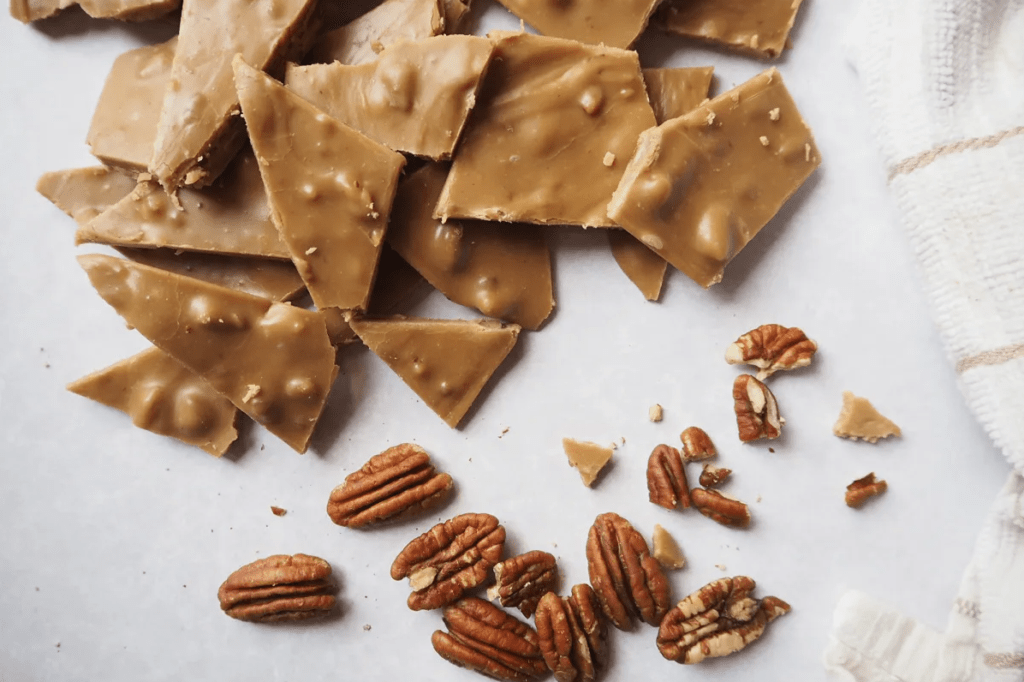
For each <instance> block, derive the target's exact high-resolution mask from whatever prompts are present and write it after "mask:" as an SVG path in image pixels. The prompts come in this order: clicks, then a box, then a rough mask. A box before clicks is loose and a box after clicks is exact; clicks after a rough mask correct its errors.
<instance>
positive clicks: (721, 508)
mask: <svg viewBox="0 0 1024 682" xmlns="http://www.w3.org/2000/svg"><path fill="white" fill-rule="evenodd" d="M690 498H691V499H692V500H693V506H694V507H696V508H697V511H699V512H700V513H701V514H703V515H704V516H706V517H708V518H709V519H711V520H712V521H717V522H718V523H720V524H722V525H723V526H730V527H732V528H746V527H747V526H749V525H750V508H749V507H748V506H747V505H745V504H743V503H742V502H740V501H739V500H737V499H736V498H734V497H729V496H728V495H726V494H724V493H720V492H718V491H717V490H706V489H704V488H694V489H693V490H691V491H690Z"/></svg>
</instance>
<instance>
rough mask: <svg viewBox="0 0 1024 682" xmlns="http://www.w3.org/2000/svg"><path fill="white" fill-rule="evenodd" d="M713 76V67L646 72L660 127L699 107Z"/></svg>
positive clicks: (647, 70)
mask: <svg viewBox="0 0 1024 682" xmlns="http://www.w3.org/2000/svg"><path fill="white" fill-rule="evenodd" d="M714 73H715V67H713V66H697V67H693V68H679V69H644V70H643V75H644V84H645V85H646V86H647V98H648V99H649V100H650V102H651V108H652V109H654V119H655V120H656V121H657V122H658V125H661V124H662V123H664V122H665V121H667V120H669V119H670V118H676V117H677V116H682V115H683V114H685V113H687V112H690V111H693V110H694V109H696V108H697V107H698V106H700V105H701V103H702V102H703V101H704V100H706V99H707V98H708V90H709V89H710V88H711V77H712V76H714Z"/></svg>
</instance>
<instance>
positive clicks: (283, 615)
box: [217, 554, 335, 623]
mask: <svg viewBox="0 0 1024 682" xmlns="http://www.w3.org/2000/svg"><path fill="white" fill-rule="evenodd" d="M330 576H331V565H330V564H328V563H327V562H326V561H324V560H323V559H320V558H317V557H315V556H309V555H307V554H296V555H294V556H288V555H286V554H275V555H274V556H268V557H267V558H266V559H260V560H259V561H254V562H252V563H251V564H247V565H245V566H242V567H241V568H240V569H238V570H237V571H235V572H234V573H232V574H231V575H230V576H228V579H227V580H225V581H224V584H222V585H221V586H220V590H218V591H217V597H218V599H220V608H221V609H223V611H224V613H226V614H228V615H229V616H231V617H232V618H237V619H238V620H246V621H250V622H253V623H275V622H279V621H294V620H306V619H307V618H319V617H321V616H325V615H327V614H328V613H329V612H330V611H331V609H333V608H334V602H335V599H334V592H335V587H334V583H332V582H331V580H330Z"/></svg>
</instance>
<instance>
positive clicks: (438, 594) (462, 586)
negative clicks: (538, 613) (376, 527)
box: [391, 514, 505, 611]
mask: <svg viewBox="0 0 1024 682" xmlns="http://www.w3.org/2000/svg"><path fill="white" fill-rule="evenodd" d="M504 548H505V528H504V527H503V526H500V525H498V519H496V518H495V517H493V516H491V515H490V514H462V515H461V516H456V517H455V518H453V519H449V520H447V521H445V522H444V523H439V524H437V525H436V526H434V527H433V528H431V529H430V530H428V531H427V532H426V533H424V534H423V535H421V536H419V537H418V538H416V539H414V540H412V541H411V542H410V543H409V544H408V545H406V546H405V549H403V550H402V551H401V553H400V554H399V555H398V556H397V557H396V558H395V561H394V563H392V564H391V577H392V578H393V579H395V580H401V579H402V578H409V584H410V585H411V586H412V589H413V593H412V594H410V595H409V602H408V603H409V608H410V609H412V610H413V611H420V610H422V609H436V608H438V607H441V606H444V605H445V604H451V603H452V602H453V601H455V600H456V599H458V598H459V597H461V596H462V595H463V594H464V593H465V592H466V591H468V590H471V589H473V588H474V587H476V586H477V585H479V584H480V583H482V582H483V581H484V580H485V579H486V578H487V574H488V572H489V571H490V570H491V567H492V566H494V564H496V563H498V561H500V560H501V553H502V551H503V550H504Z"/></svg>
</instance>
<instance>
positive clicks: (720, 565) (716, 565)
mask: <svg viewBox="0 0 1024 682" xmlns="http://www.w3.org/2000/svg"><path fill="white" fill-rule="evenodd" d="M715 568H717V569H718V570H719V571H726V570H728V569H726V567H725V564H715Z"/></svg>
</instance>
